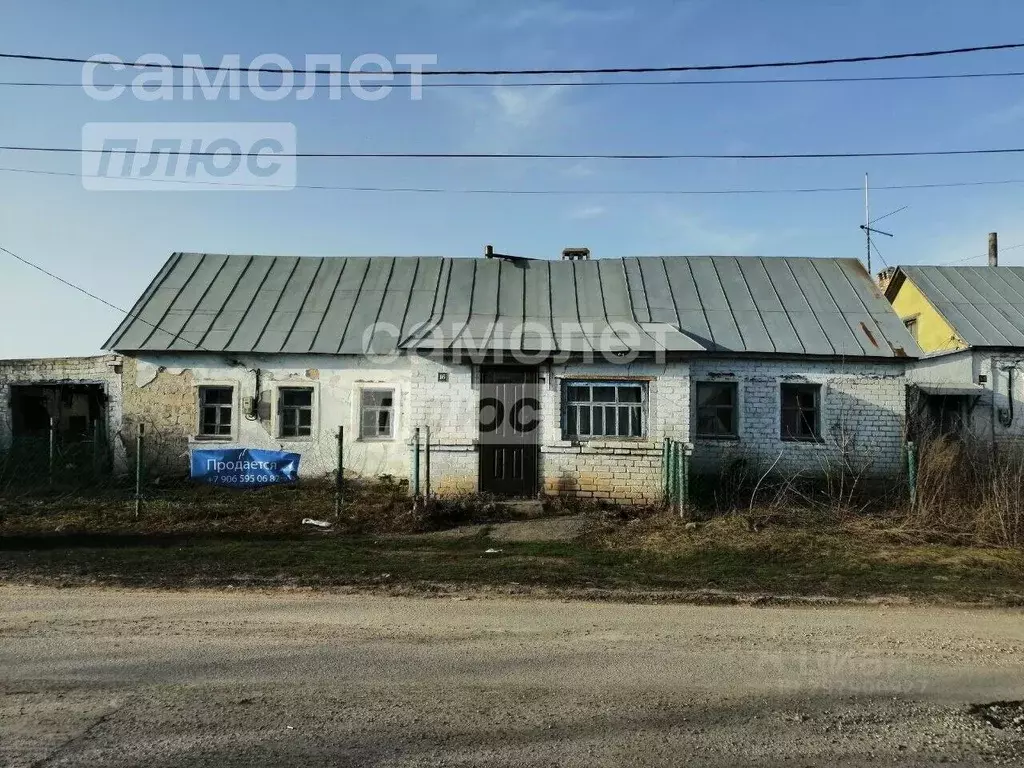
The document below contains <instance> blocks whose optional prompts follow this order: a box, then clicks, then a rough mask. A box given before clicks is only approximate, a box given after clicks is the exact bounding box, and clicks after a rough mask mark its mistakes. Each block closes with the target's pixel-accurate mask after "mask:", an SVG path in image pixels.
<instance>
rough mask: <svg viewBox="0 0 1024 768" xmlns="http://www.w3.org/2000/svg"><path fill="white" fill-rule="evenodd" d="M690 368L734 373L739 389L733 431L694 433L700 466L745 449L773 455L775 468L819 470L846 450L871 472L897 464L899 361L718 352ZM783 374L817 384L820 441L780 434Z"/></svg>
mask: <svg viewBox="0 0 1024 768" xmlns="http://www.w3.org/2000/svg"><path fill="white" fill-rule="evenodd" d="M692 373H693V381H694V382H697V381H712V380H714V381H736V382H737V383H738V388H737V389H738V394H739V425H738V427H739V437H738V439H735V440H728V439H702V438H699V437H695V438H694V440H693V442H694V458H693V465H694V470H695V471H696V472H698V473H707V474H713V473H715V472H717V471H718V470H719V468H720V467H721V466H722V464H723V462H725V461H727V460H729V459H730V458H732V457H736V456H740V455H742V456H744V457H750V458H754V459H755V460H756V463H757V464H758V465H763V466H765V468H767V467H768V466H771V465H772V464H773V463H775V462H776V461H777V464H776V470H777V471H778V472H780V473H784V474H795V473H796V472H801V473H804V474H805V475H814V474H819V475H820V474H822V473H824V472H825V471H826V470H827V469H828V468H829V467H830V466H832V465H833V463H834V462H835V461H836V460H837V459H838V458H840V456H841V455H842V453H843V451H844V450H845V451H846V454H847V456H848V457H849V458H850V459H851V460H852V461H855V462H857V466H861V467H865V468H867V469H868V470H869V474H871V475H876V476H885V475H891V474H895V473H897V472H899V471H900V461H901V456H902V450H903V435H904V422H905V415H906V378H905V375H904V370H903V366H902V365H900V364H882V363H863V362H851V363H842V362H838V363H831V362H829V363H826V362H812V361H775V360H740V359H736V360H725V359H723V360H701V361H698V362H694V363H693V366H692ZM783 382H807V383H809V384H820V385H821V433H822V434H821V437H822V440H821V442H813V443H807V442H791V441H784V440H783V439H782V436H781V421H780V419H781V408H782V405H781V385H782V383H783ZM692 407H693V408H694V409H695V408H696V403H693V405H692Z"/></svg>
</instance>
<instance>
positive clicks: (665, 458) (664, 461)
mask: <svg viewBox="0 0 1024 768" xmlns="http://www.w3.org/2000/svg"><path fill="white" fill-rule="evenodd" d="M671 447H672V441H671V440H669V439H668V438H667V437H666V438H665V443H664V445H662V447H661V492H662V495H663V496H664V502H665V505H666V506H668V504H669V502H670V498H671V495H670V494H671V489H670V485H669V477H670V476H671V475H670V467H669V465H670V463H671V458H670V454H669V451H670V450H671Z"/></svg>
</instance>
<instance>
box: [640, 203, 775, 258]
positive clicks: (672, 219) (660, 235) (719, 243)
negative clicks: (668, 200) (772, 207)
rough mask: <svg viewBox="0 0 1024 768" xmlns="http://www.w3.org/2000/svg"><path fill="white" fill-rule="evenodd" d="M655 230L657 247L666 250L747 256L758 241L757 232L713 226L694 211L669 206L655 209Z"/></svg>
mask: <svg viewBox="0 0 1024 768" xmlns="http://www.w3.org/2000/svg"><path fill="white" fill-rule="evenodd" d="M653 215H654V224H655V226H654V230H655V231H654V232H653V233H652V234H653V235H654V236H655V237H656V239H657V246H658V247H659V248H660V249H661V250H663V251H665V252H673V253H683V254H694V253H707V254H709V255H730V256H739V255H749V254H750V253H751V250H752V249H753V247H754V246H755V245H757V244H758V243H759V242H760V241H761V236H760V234H758V233H757V232H750V231H744V230H742V229H728V228H724V227H721V226H718V225H715V224H713V223H711V222H709V221H708V220H707V218H706V217H705V216H704V215H702V214H699V213H695V212H693V211H683V210H679V209H678V208H672V207H670V206H661V207H659V208H656V209H655V210H654V212H653Z"/></svg>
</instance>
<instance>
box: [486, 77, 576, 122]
mask: <svg viewBox="0 0 1024 768" xmlns="http://www.w3.org/2000/svg"><path fill="white" fill-rule="evenodd" d="M564 91H565V86H564V85H546V86H543V87H540V88H509V87H504V86H500V85H499V86H497V87H495V88H494V89H493V90H492V91H491V95H492V96H493V98H494V101H495V102H496V104H497V107H498V110H499V115H498V116H499V118H500V119H501V120H502V121H503V122H506V123H509V124H511V125H514V126H516V127H518V128H532V127H534V126H536V125H538V124H540V123H542V122H543V121H544V120H545V118H546V117H548V116H549V115H550V113H551V112H552V110H554V109H557V108H558V106H559V99H560V98H561V95H562V93H563V92H564Z"/></svg>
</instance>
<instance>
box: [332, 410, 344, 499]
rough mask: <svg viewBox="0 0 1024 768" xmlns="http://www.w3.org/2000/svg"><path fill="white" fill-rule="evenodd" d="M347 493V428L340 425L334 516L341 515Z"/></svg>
mask: <svg viewBox="0 0 1024 768" xmlns="http://www.w3.org/2000/svg"><path fill="white" fill-rule="evenodd" d="M344 495H345V428H344V427H341V426H339V427H338V476H337V477H336V478H335V480H334V516H335V517H336V518H337V517H340V516H341V502H342V499H343V497H344Z"/></svg>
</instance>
